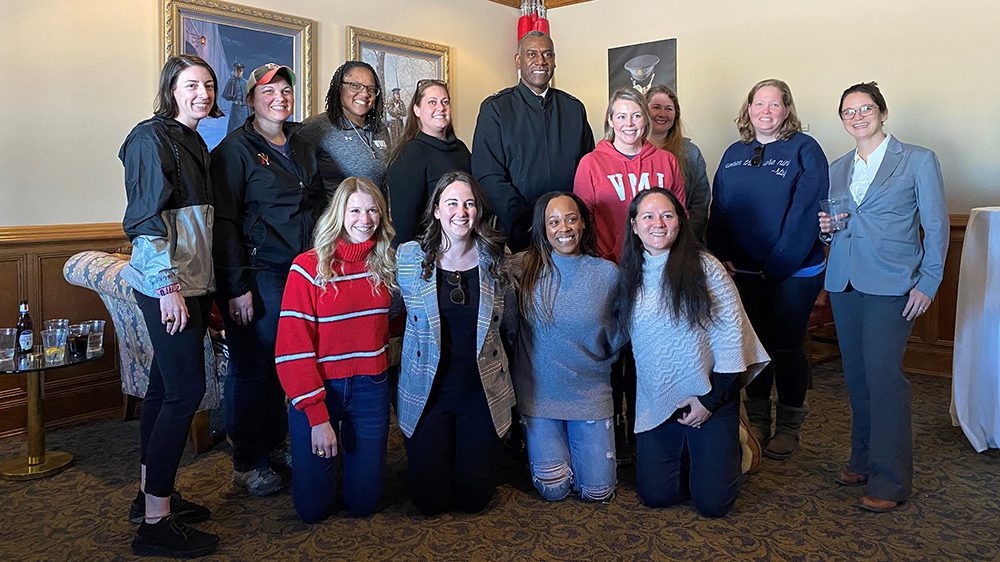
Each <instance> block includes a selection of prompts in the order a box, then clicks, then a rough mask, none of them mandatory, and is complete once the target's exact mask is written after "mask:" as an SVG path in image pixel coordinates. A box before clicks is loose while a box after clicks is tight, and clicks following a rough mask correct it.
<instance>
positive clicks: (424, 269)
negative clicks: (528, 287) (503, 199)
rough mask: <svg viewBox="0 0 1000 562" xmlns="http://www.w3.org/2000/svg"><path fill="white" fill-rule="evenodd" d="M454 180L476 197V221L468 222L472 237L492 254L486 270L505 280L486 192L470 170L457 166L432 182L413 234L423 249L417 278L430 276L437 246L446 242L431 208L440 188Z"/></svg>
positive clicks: (499, 241) (500, 245)
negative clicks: (418, 227)
mask: <svg viewBox="0 0 1000 562" xmlns="http://www.w3.org/2000/svg"><path fill="white" fill-rule="evenodd" d="M455 182H460V183H464V184H466V185H468V186H469V189H470V190H472V196H473V197H474V198H475V200H476V221H475V222H474V223H473V225H472V239H473V241H475V242H476V244H477V245H478V246H479V249H480V250H482V249H484V248H485V250H486V252H487V253H488V254H489V255H490V257H491V258H493V260H492V261H493V264H492V265H490V273H492V274H493V276H494V277H495V278H496V279H498V280H501V281H506V276H505V275H502V271H503V272H505V271H506V268H504V269H503V270H501V268H500V265H501V263H500V262H501V260H502V259H503V254H504V249H503V248H504V239H503V234H501V233H500V231H499V230H497V229H496V228H494V227H493V213H492V212H491V211H490V208H489V203H487V202H486V192H485V191H483V188H482V187H480V186H479V182H477V181H476V179H475V178H473V177H472V174H470V173H468V172H463V171H461V170H452V171H450V172H445V174H444V175H443V176H441V179H439V180H438V182H437V185H435V186H434V193H433V194H432V195H431V197H430V199H428V200H427V207H426V208H425V209H424V218H423V221H422V224H423V225H424V232H423V233H422V234H421V235H420V236H418V237H417V242H418V243H419V244H420V249H421V250H423V251H424V261H423V262H421V264H420V267H421V274H420V278H421V279H424V280H425V281H426V280H428V279H430V278H431V275H433V274H434V268H435V267H437V258H438V255H439V254H440V253H441V246H442V244H444V245H447V244H448V240H447V238H445V237H444V233H443V232H441V223H440V221H438V220H437V219H435V218H434V209H436V208H437V206H438V203H439V202H440V200H441V194H443V193H444V190H445V189H446V188H447V187H448V186H449V185H451V184H453V183H455Z"/></svg>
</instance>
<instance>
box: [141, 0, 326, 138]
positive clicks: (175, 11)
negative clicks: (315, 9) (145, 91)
mask: <svg viewBox="0 0 1000 562" xmlns="http://www.w3.org/2000/svg"><path fill="white" fill-rule="evenodd" d="M160 5H161V10H160V23H161V36H160V39H161V49H160V58H161V60H160V63H161V64H163V63H165V62H166V60H167V58H169V57H170V56H172V55H176V54H182V53H187V54H194V55H198V56H200V57H201V58H203V59H205V60H206V61H207V62H208V64H209V65H210V66H211V67H212V69H213V70H215V74H216V77H217V78H218V80H219V83H218V84H216V95H217V101H218V103H219V107H220V108H221V109H222V111H223V113H225V114H226V115H225V116H224V117H220V118H218V119H204V120H202V123H201V125H200V126H199V127H198V132H199V133H201V135H202V136H203V137H204V138H205V142H206V143H208V146H209V148H212V147H214V146H215V145H217V144H218V143H219V142H220V141H221V140H222V139H223V138H224V137H225V136H226V134H227V133H228V131H230V130H232V129H233V128H234V127H235V126H238V125H241V124H242V122H243V121H244V120H245V119H246V116H247V108H246V102H245V99H241V98H245V95H246V78H247V76H249V74H250V72H251V71H253V70H254V69H255V68H257V67H258V66H260V65H262V64H265V63H268V62H276V63H278V64H283V65H285V66H288V67H290V68H291V69H292V70H293V71H294V72H295V76H296V84H295V111H294V114H293V115H292V120H295V121H302V120H303V119H305V118H306V117H308V116H309V115H311V114H312V112H313V49H314V47H315V45H314V38H313V30H314V29H315V25H316V23H315V22H314V21H312V20H309V19H305V18H300V17H296V16H291V15H288V14H282V13H278V12H272V11H269V10H262V9H260V8H254V7H251V6H242V5H240V4H233V3H230V2H223V1H221V0H160ZM241 82H242V85H241V84H240V83H241ZM230 119H232V122H230Z"/></svg>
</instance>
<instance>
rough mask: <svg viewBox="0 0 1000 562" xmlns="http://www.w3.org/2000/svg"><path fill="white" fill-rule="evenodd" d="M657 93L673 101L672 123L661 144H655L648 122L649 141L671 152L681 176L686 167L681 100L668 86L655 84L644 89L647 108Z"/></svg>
mask: <svg viewBox="0 0 1000 562" xmlns="http://www.w3.org/2000/svg"><path fill="white" fill-rule="evenodd" d="M657 94H663V95H665V96H667V97H668V98H670V101H671V102H673V104H674V124H673V126H671V127H670V130H669V131H667V136H666V137H665V138H664V139H663V144H662V145H657V142H656V141H655V140H653V135H652V123H650V135H649V142H651V143H653V144H654V145H657V148H662V149H663V150H666V151H667V152H669V153H670V154H673V155H674V158H676V159H677V167H678V169H680V172H681V175H682V176H683V175H684V172H685V168H687V156H686V155H685V154H684V126H683V125H682V124H681V102H680V100H678V99H677V94H676V93H674V91H673V90H671V89H670V87H669V86H665V85H663V84H656V85H655V86H652V87H650V88H649V89H648V90H646V104H647V108H648V107H649V106H650V105H652V104H653V96H655V95H657ZM650 119H652V118H650Z"/></svg>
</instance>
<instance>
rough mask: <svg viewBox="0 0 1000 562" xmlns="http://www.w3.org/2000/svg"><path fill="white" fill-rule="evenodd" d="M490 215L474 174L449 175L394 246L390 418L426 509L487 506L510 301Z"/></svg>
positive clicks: (502, 408)
mask: <svg viewBox="0 0 1000 562" xmlns="http://www.w3.org/2000/svg"><path fill="white" fill-rule="evenodd" d="M490 218H491V216H490V213H489V210H488V209H487V208H486V200H485V197H484V195H483V192H482V189H481V188H480V187H479V185H478V184H477V183H476V181H475V179H473V178H472V176H471V175H469V174H468V173H466V172H460V171H454V172H448V173H446V174H445V175H444V176H442V178H441V180H440V181H438V183H437V186H436V187H435V189H434V194H433V196H432V197H431V199H430V202H429V203H428V208H427V210H426V212H425V214H424V224H425V230H424V232H423V234H422V236H421V237H420V238H419V239H418V240H417V241H414V242H408V243H406V244H403V245H402V246H400V247H399V253H398V256H397V260H398V261H397V276H398V281H399V285H400V288H401V290H402V293H403V300H404V302H405V304H406V315H407V318H406V332H405V335H404V337H403V357H402V368H401V372H400V378H399V393H398V404H397V415H398V418H399V426H400V428H401V429H402V430H403V434H404V435H405V437H406V450H407V457H408V480H409V485H410V495H411V498H412V499H413V503H414V504H415V505H416V506H417V508H418V509H419V510H420V511H421V512H422V513H423V514H424V515H435V514H438V513H442V512H445V511H449V510H451V509H453V508H458V509H461V510H462V511H467V512H473V513H474V512H478V511H481V510H482V509H483V508H484V507H485V506H486V504H487V503H488V502H489V500H490V497H492V495H493V482H492V474H491V471H492V465H493V462H492V461H493V456H494V454H495V452H496V451H497V449H498V445H499V443H500V438H499V436H500V435H503V434H504V433H505V432H506V431H507V429H508V428H509V427H510V424H511V417H510V411H511V407H513V406H514V390H513V386H512V385H511V381H510V371H509V369H508V366H507V354H506V352H505V350H504V342H503V341H502V339H503V338H501V332H502V331H503V333H504V335H505V336H510V335H511V332H512V331H513V328H514V324H513V323H516V317H517V314H516V306H517V303H516V299H515V298H513V296H512V295H509V294H508V293H509V292H510V290H511V286H510V282H509V276H508V274H507V271H506V266H505V264H504V261H503V257H504V248H503V242H502V238H501V237H500V234H499V233H498V232H497V231H496V230H495V229H494V228H493V227H492V226H490ZM502 329H503V330H502ZM507 341H510V339H509V337H508V338H507Z"/></svg>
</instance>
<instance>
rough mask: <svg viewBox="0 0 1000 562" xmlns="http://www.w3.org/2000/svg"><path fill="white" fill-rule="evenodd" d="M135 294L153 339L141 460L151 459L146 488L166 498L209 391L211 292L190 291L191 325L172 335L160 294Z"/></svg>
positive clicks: (141, 426) (146, 462)
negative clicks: (196, 293) (194, 294)
mask: <svg viewBox="0 0 1000 562" xmlns="http://www.w3.org/2000/svg"><path fill="white" fill-rule="evenodd" d="M132 294H134V295H135V300H136V302H137V303H138V304H139V309H140V310H142V317H143V320H145V322H146V329H147V330H149V340H150V342H151V343H152V344H153V364H152V366H151V367H150V369H149V386H148V387H147V388H146V396H145V398H143V401H142V416H141V418H140V421H139V433H140V439H141V441H140V443H141V444H140V449H139V450H140V453H139V461H140V462H141V463H142V464H144V465H146V488H145V492H146V493H147V494H152V495H154V496H156V497H160V498H163V497H167V496H169V495H170V494H171V493H172V492H173V491H174V480H175V479H176V477H177V467H178V465H180V462H181V455H182V454H183V453H184V442H185V441H186V440H187V435H188V428H189V427H191V419H192V418H193V417H194V414H195V412H197V411H198V406H199V404H201V399H202V397H203V396H204V395H205V330H206V327H207V326H208V317H209V315H210V314H211V312H212V297H211V295H205V296H201V297H186V298H185V299H184V304H185V305H186V306H187V309H188V315H189V318H188V323H187V327H186V328H184V330H183V331H181V332H178V333H177V334H174V335H172V336H171V335H170V334H168V333H167V331H166V327H165V326H164V325H163V324H162V323H161V322H160V299H154V298H152V297H147V296H146V295H143V294H141V293H139V292H138V291H133V292H132Z"/></svg>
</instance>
